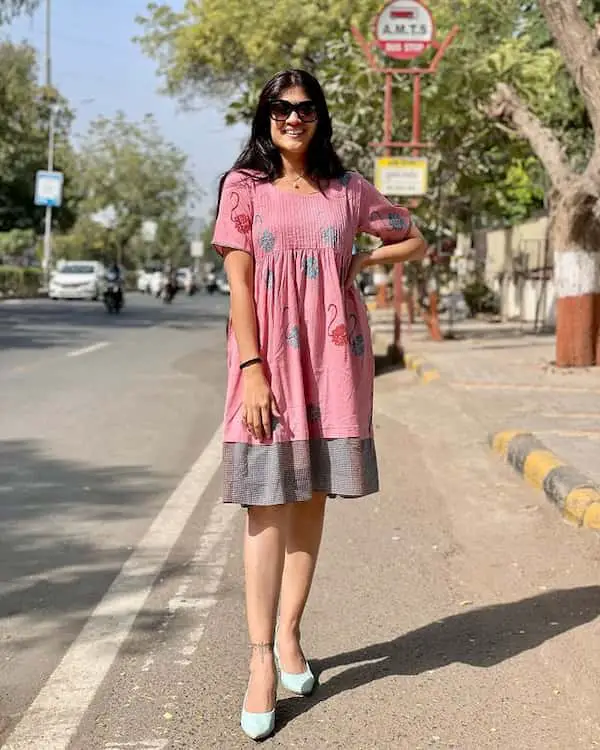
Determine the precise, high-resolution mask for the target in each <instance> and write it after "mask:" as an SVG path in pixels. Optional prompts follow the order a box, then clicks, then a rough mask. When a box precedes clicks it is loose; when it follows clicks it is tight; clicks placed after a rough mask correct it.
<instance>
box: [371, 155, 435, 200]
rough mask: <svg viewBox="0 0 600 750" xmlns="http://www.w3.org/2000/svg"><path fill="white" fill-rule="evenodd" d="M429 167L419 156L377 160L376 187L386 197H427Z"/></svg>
mask: <svg viewBox="0 0 600 750" xmlns="http://www.w3.org/2000/svg"><path fill="white" fill-rule="evenodd" d="M427 166H428V165H427V159H425V158H421V157H417V156H400V157H391V156H385V157H381V158H379V159H375V187H376V188H377V190H379V192H380V193H383V194H384V195H392V196H417V195H425V194H426V193H427V172H428V169H427Z"/></svg>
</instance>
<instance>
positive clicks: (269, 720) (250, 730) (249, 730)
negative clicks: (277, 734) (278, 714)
mask: <svg viewBox="0 0 600 750" xmlns="http://www.w3.org/2000/svg"><path fill="white" fill-rule="evenodd" d="M246 696H247V694H246ZM240 726H241V727H242V731H243V732H244V734H245V735H246V736H247V737H250V739H251V740H264V739H265V738H266V737H268V736H269V735H270V734H273V731H274V729H275V709H273V710H272V711H264V712H263V713H252V712H250V711H246V697H244V705H243V707H242V718H241V721H240Z"/></svg>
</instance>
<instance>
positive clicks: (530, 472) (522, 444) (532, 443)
mask: <svg viewBox="0 0 600 750" xmlns="http://www.w3.org/2000/svg"><path fill="white" fill-rule="evenodd" d="M489 442H490V446H491V447H492V450H494V451H495V452H496V453H499V454H500V455H501V456H502V457H503V458H504V459H505V460H506V461H507V462H508V463H509V464H510V465H511V466H512V467H513V468H514V469H515V470H516V471H517V472H518V473H519V474H521V476H523V477H524V478H525V479H526V480H527V481H528V482H529V483H530V484H531V485H533V486H534V487H535V488H536V489H539V490H543V491H544V493H545V494H546V497H547V498H548V499H549V500H550V501H551V502H552V503H554V505H556V506H557V507H558V509H559V510H560V512H561V513H562V515H563V517H564V518H565V520H567V521H570V522H571V523H574V524H576V525H577V526H584V527H586V528H588V529H595V530H596V531H600V487H599V486H598V485H597V484H595V483H594V482H592V480H591V479H590V478H589V477H587V476H585V474H582V473H581V472H580V471H578V470H577V469H575V468H574V467H573V466H570V465H569V464H567V463H566V462H565V461H563V460H562V459H561V458H559V457H558V456H556V455H555V454H554V453H552V451H550V450H548V449H547V448H546V446H545V445H544V444H543V443H542V442H541V441H540V440H538V439H537V438H536V437H535V435H533V434H532V433H530V432H521V431H519V430H507V431H504V432H497V433H495V434H492V435H490V438H489Z"/></svg>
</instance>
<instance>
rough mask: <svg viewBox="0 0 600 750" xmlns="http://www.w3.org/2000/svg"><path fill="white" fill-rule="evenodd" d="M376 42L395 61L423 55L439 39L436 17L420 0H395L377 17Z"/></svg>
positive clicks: (375, 27) (374, 27)
mask: <svg viewBox="0 0 600 750" xmlns="http://www.w3.org/2000/svg"><path fill="white" fill-rule="evenodd" d="M373 34H374V36H375V43H376V44H377V46H378V47H379V48H380V49H381V50H383V52H384V54H386V55H387V56H388V57H392V58H394V59H395V60H412V59H413V58H415V57H419V55H422V54H423V52H425V50H426V49H427V48H428V47H429V46H430V45H431V43H432V42H433V40H434V38H435V24H434V23H433V16H432V15H431V12H430V11H429V8H427V7H426V6H425V5H423V3H421V2H419V0H391V2H389V3H388V4H387V5H385V7H384V8H383V9H382V10H381V12H380V13H379V15H378V16H377V17H376V18H375V22H374V24H373Z"/></svg>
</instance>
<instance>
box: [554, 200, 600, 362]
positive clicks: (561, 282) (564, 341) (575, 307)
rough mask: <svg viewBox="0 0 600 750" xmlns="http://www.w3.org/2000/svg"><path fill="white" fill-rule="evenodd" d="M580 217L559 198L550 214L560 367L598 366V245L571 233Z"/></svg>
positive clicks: (557, 350) (599, 272)
mask: <svg viewBox="0 0 600 750" xmlns="http://www.w3.org/2000/svg"><path fill="white" fill-rule="evenodd" d="M590 218H591V217H590ZM579 219H580V216H579V215H578V214H577V208H576V207H575V206H574V205H573V204H572V203H568V202H567V201H559V202H558V205H557V206H556V208H555V209H554V210H553V212H552V215H551V217H550V238H549V239H550V245H551V247H552V248H553V250H554V283H555V288H556V298H557V301H556V364H557V365H558V366H559V367H590V366H592V365H594V364H599V365H600V253H599V252H598V250H600V248H592V247H589V246H586V243H585V242H584V241H583V240H584V237H578V236H576V237H574V236H573V226H574V225H576V224H577V222H578V220H579Z"/></svg>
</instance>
